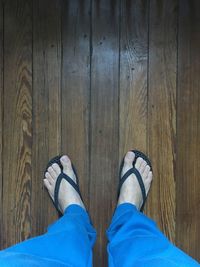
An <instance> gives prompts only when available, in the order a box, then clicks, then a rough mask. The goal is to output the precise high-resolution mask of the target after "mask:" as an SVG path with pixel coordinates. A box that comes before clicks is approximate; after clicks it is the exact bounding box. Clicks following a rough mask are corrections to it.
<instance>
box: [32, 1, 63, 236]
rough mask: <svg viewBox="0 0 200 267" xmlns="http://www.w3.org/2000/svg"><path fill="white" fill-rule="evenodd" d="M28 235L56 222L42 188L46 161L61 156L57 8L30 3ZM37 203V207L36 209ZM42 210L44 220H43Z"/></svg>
mask: <svg viewBox="0 0 200 267" xmlns="http://www.w3.org/2000/svg"><path fill="white" fill-rule="evenodd" d="M47 6H48V8H47ZM33 86H34V88H33V144H32V152H33V160H32V162H33V164H32V166H33V167H32V195H31V197H32V198H31V201H32V205H31V214H32V225H34V226H35V227H32V235H34V236H35V235H36V234H38V233H43V232H44V231H45V228H46V225H47V224H48V223H49V221H53V220H55V219H56V218H57V212H56V211H55V209H54V207H53V206H52V203H51V200H50V197H49V196H48V195H47V192H46V190H45V188H44V186H43V180H42V179H43V175H44V169H45V167H46V164H47V162H48V160H49V159H50V158H52V157H54V156H55V155H58V154H60V153H61V103H60V102H61V6H60V2H59V1H53V0H52V1H39V0H38V1H33ZM38 203H40V207H39V206H38ZM44 210H45V211H46V212H45V218H44Z"/></svg>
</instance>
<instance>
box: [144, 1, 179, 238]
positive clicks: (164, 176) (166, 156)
mask: <svg viewBox="0 0 200 267" xmlns="http://www.w3.org/2000/svg"><path fill="white" fill-rule="evenodd" d="M169 17H170V19H169ZM176 35H177V1H174V0H171V1H166V0H162V1H159V2H158V1H150V13H149V69H148V73H149V75H148V151H149V155H150V157H151V160H152V163H153V167H154V168H153V170H154V181H153V186H152V190H151V195H150V198H149V201H148V205H147V207H148V215H150V217H152V218H153V219H154V220H156V221H157V223H158V225H159V226H160V228H161V229H162V230H163V231H164V232H165V234H166V235H167V236H168V237H169V238H170V240H171V241H173V242H174V241H175V176H174V167H175V165H174V161H175V138H176V57H177V55H176V54H177V39H176Z"/></svg>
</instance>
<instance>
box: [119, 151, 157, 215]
mask: <svg viewBox="0 0 200 267" xmlns="http://www.w3.org/2000/svg"><path fill="white" fill-rule="evenodd" d="M134 159H135V154H134V152H132V151H129V152H127V154H126V155H125V158H124V166H123V169H122V173H121V178H122V177H123V175H124V174H125V173H126V172H127V171H128V170H129V169H131V168H132V167H133V161H134ZM135 168H136V169H137V170H138V171H139V173H140V175H141V177H142V180H143V183H144V187H145V190H146V195H147V194H148V192H149V189H150V185H151V182H152V179H153V174H152V171H151V168H150V166H149V165H148V164H147V162H146V161H145V160H144V159H142V158H141V157H139V158H137V160H136V163H135ZM122 203H131V204H133V205H135V206H136V208H137V209H138V210H140V208H141V206H142V204H143V197H142V191H141V189H140V185H139V183H138V180H137V178H136V176H135V174H131V175H130V176H129V177H128V178H127V179H126V180H125V182H124V183H123V185H122V186H121V190H120V195H119V198H118V203H117V205H120V204H122Z"/></svg>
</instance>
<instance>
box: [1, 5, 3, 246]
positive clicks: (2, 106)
mask: <svg viewBox="0 0 200 267" xmlns="http://www.w3.org/2000/svg"><path fill="white" fill-rule="evenodd" d="M2 123H3V3H2V1H0V199H2V197H3V173H2V172H3V169H2V168H3V158H2V143H3V142H2V141H3V127H2ZM0 217H1V220H2V218H3V203H2V201H1V202H0ZM2 232H3V227H2V221H1V223H0V233H2ZM0 246H1V247H2V246H3V242H2V239H1V238H0Z"/></svg>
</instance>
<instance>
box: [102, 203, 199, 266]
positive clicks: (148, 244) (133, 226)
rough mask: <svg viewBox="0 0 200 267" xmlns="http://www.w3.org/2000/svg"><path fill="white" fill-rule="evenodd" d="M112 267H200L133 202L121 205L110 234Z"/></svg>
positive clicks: (109, 251) (108, 234)
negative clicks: (171, 241)
mask: <svg viewBox="0 0 200 267" xmlns="http://www.w3.org/2000/svg"><path fill="white" fill-rule="evenodd" d="M106 234H107V237H108V240H109V243H108V246H107V251H108V257H109V266H110V267H172V266H174V267H177V266H179V267H189V266H190V267H197V266H200V265H199V264H198V263H197V262H196V261H195V260H194V259H192V258H191V257H190V256H188V255H186V254H185V253H184V252H183V251H181V250H180V249H178V248H177V247H175V246H174V245H173V244H172V243H170V241H169V240H168V239H167V238H166V237H165V236H164V235H163V234H162V233H161V231H160V230H159V229H158V228H157V226H156V223H155V222H154V221H152V220H150V219H149V218H147V217H146V216H145V215H144V214H142V213H141V212H139V211H138V210H137V209H136V207H135V206H134V205H132V204H130V203H123V204H121V205H119V206H118V207H117V208H116V210H115V213H114V216H113V218H112V222H111V225H110V226H109V228H108V229H107V231H106Z"/></svg>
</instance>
